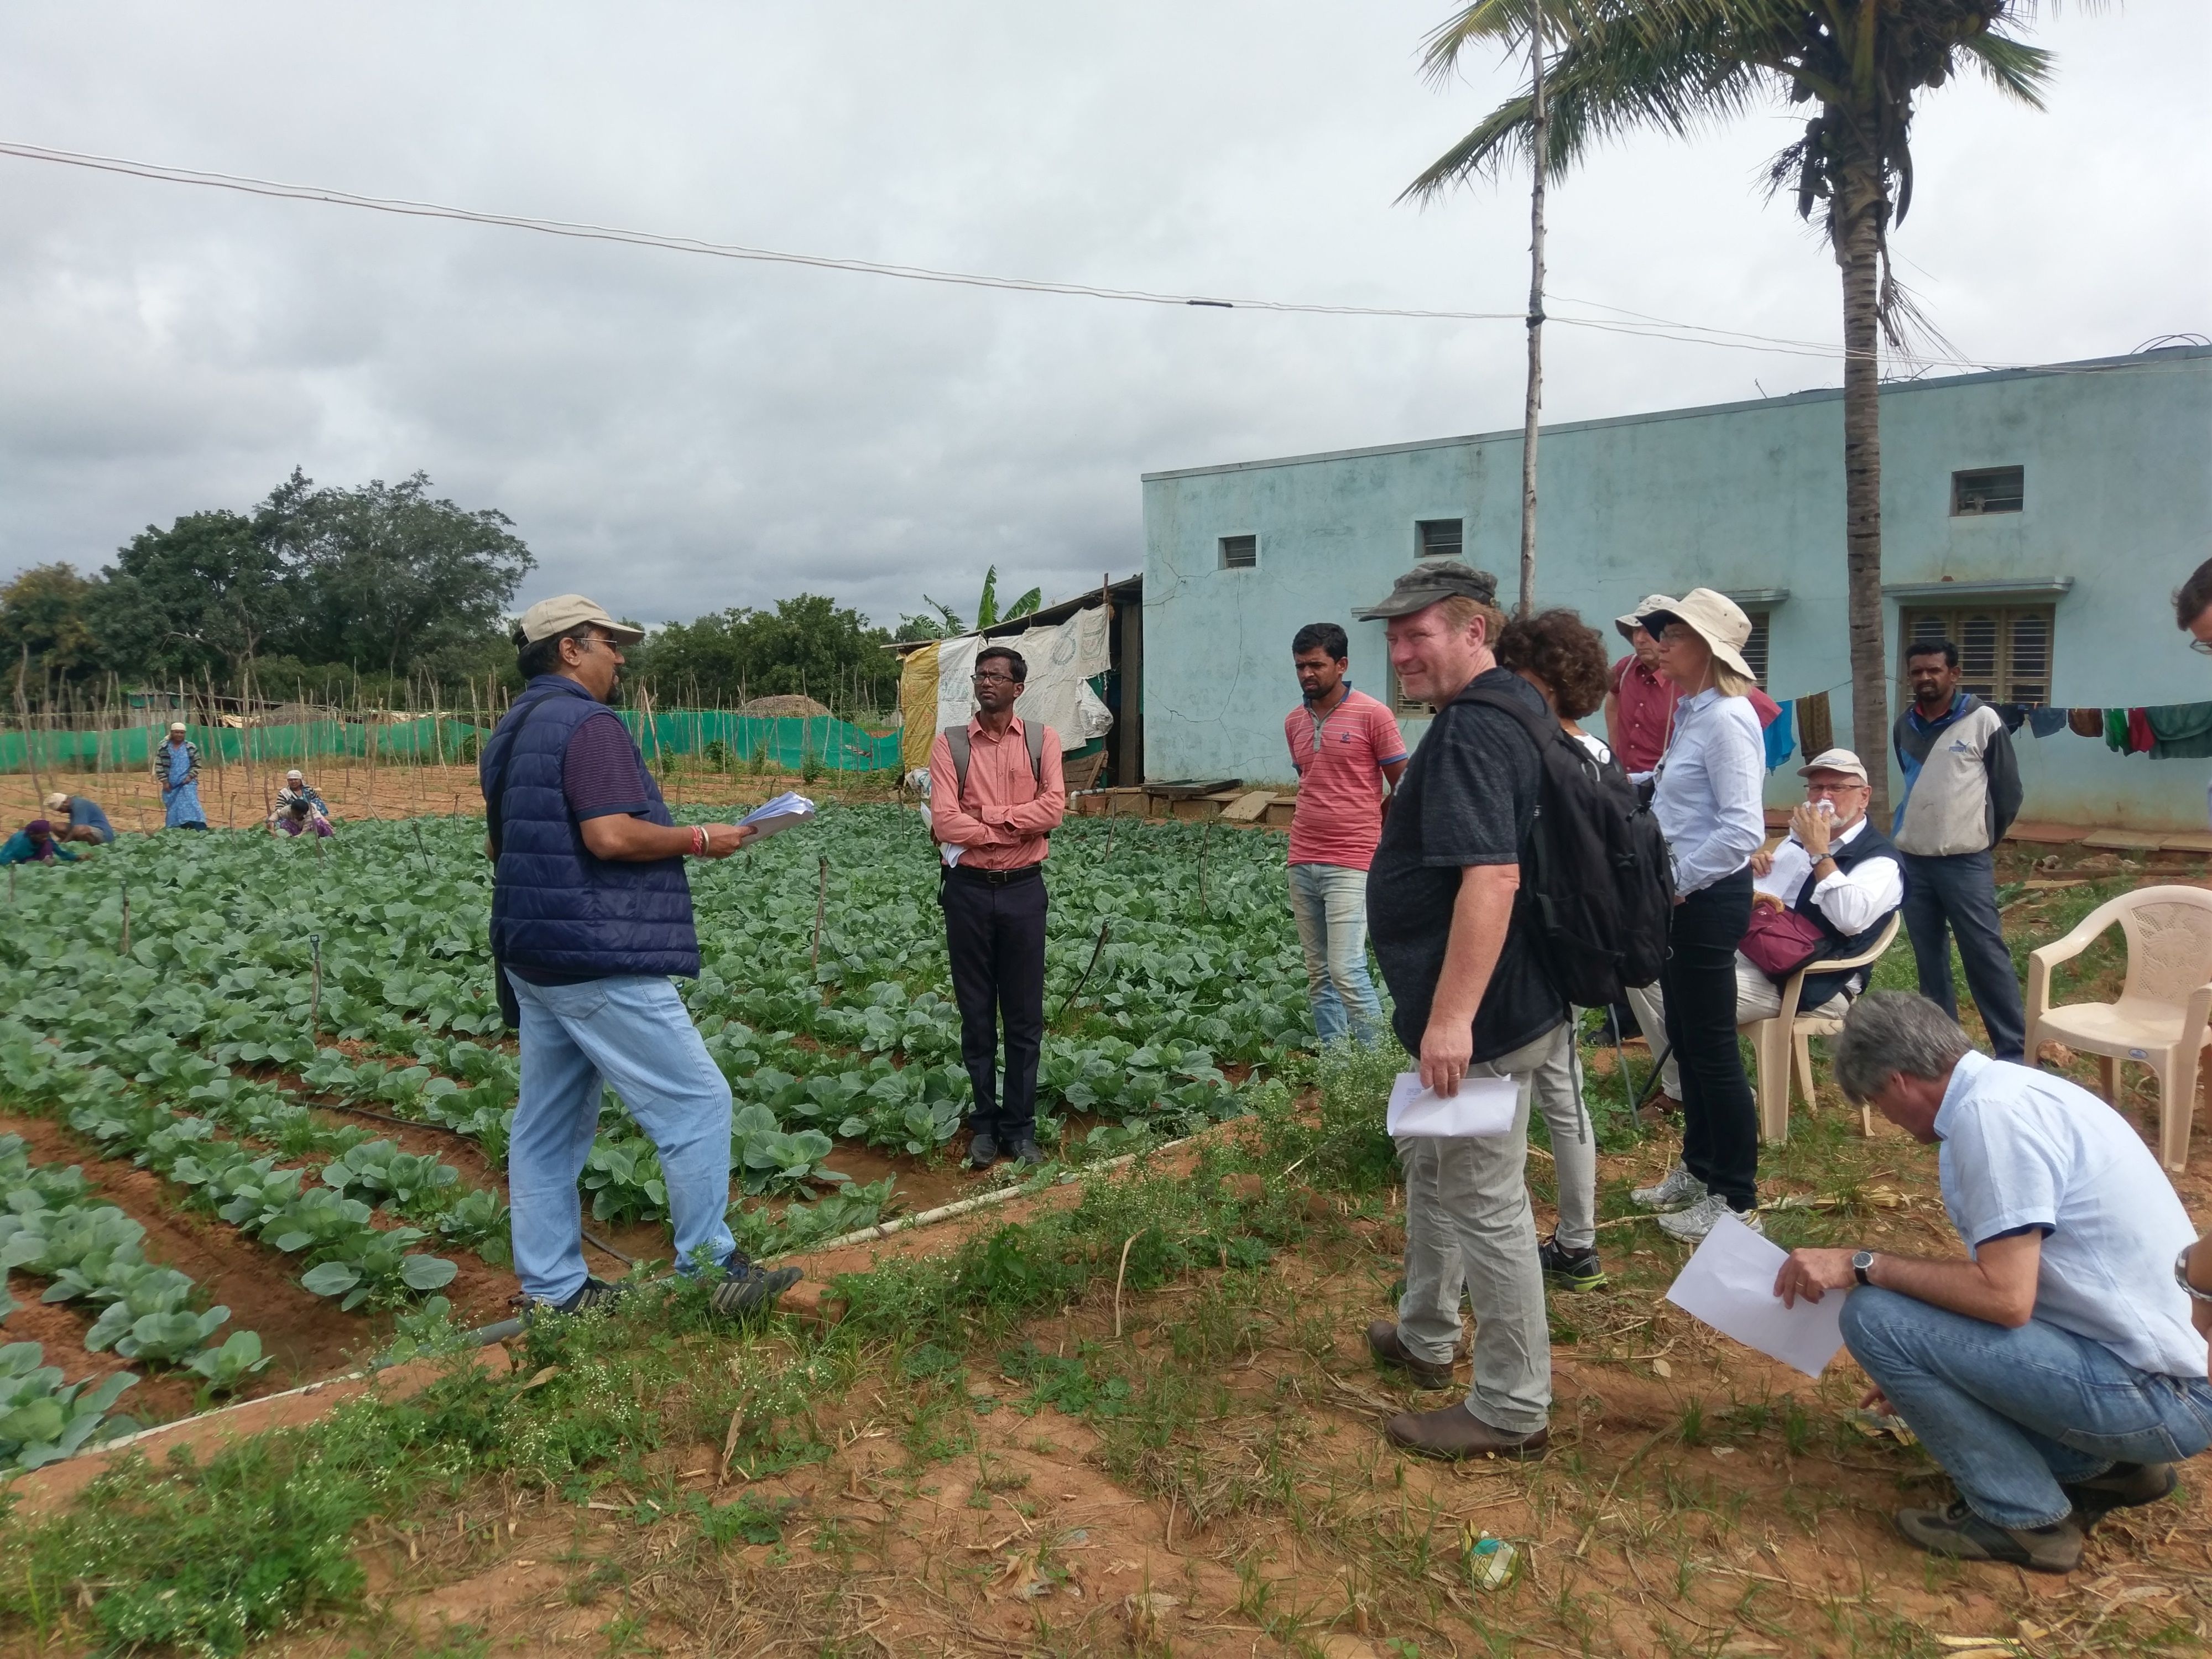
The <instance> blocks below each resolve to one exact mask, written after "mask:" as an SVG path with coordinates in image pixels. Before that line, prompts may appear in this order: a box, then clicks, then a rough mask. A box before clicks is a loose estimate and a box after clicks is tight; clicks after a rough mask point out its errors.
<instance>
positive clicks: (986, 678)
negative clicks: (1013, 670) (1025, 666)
mask: <svg viewBox="0 0 2212 1659" xmlns="http://www.w3.org/2000/svg"><path fill="white" fill-rule="evenodd" d="M993 682H996V683H997V684H1000V685H1012V684H1014V677H1013V676H1012V674H1002V673H1000V671H998V670H997V669H995V668H979V669H977V670H976V671H975V684H978V685H987V684H992V683H993Z"/></svg>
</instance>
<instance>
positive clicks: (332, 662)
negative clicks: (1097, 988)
mask: <svg viewBox="0 0 2212 1659" xmlns="http://www.w3.org/2000/svg"><path fill="white" fill-rule="evenodd" d="M536 566H537V560H536V559H535V558H534V557H533V556H532V554H531V551H530V550H529V548H528V547H526V545H525V544H523V541H522V539H521V538H520V537H519V536H517V535H515V534H514V533H513V521H512V520H509V519H508V518H507V515H506V514H505V513H501V512H499V511H497V510H496V509H494V508H489V507H483V508H476V509H470V508H465V507H459V506H457V505H455V504H454V503H453V501H448V500H446V499H444V498H442V497H440V496H437V495H435V494H434V493H433V490H432V486H431V483H430V480H429V478H428V477H426V476H425V475H424V474H422V473H420V472H417V473H416V474H415V475H414V476H413V477H410V478H408V479H405V480H404V481H403V482H402V483H397V484H387V483H383V482H382V481H380V480H373V481H371V482H370V483H366V484H363V485H361V486H360V487H358V488H356V489H337V488H332V487H329V486H323V485H318V484H317V483H315V481H314V480H313V479H312V478H309V477H307V476H305V475H304V474H303V473H301V471H298V470H297V469H295V470H294V471H293V473H292V476H291V477H289V478H287V479H286V480H285V481H284V482H283V483H281V484H279V485H278V486H277V487H276V489H273V490H271V491H270V493H269V495H268V498H267V499H266V500H264V501H262V502H260V503H259V504H258V506H256V507H252V508H251V509H249V510H247V511H246V512H242V513H241V512H235V511H233V510H231V509H229V508H227V507H217V508H214V509H211V510H210V511H207V512H201V513H186V514H185V516H184V517H182V518H180V519H179V520H176V522H175V523H173V524H172V525H171V526H169V527H168V528H167V529H166V530H164V529H161V528H158V527H156V526H152V525H149V526H147V527H146V529H145V530H144V531H143V532H142V533H140V534H139V535H137V536H135V537H133V538H131V541H130V542H129V543H128V544H125V546H123V547H122V548H120V549H118V551H117V553H116V556H115V562H114V563H113V564H112V565H111V566H109V567H107V568H105V569H102V570H100V571H97V572H94V573H93V574H89V575H88V574H82V573H81V572H79V571H78V570H77V569H76V568H75V567H74V566H72V565H70V564H67V563H54V564H44V565H37V566H33V568H29V569H27V570H25V571H23V572H22V573H21V574H18V575H17V576H15V578H14V579H13V580H10V581H9V582H7V583H6V584H5V585H3V586H0V674H5V675H6V676H7V677H8V678H9V680H10V681H11V682H12V681H15V679H17V678H18V677H20V679H21V698H20V703H19V704H18V706H20V707H24V708H29V709H38V710H41V711H58V710H60V709H61V708H64V706H70V707H74V708H79V709H83V708H93V707H98V706H100V705H102V704H103V703H107V702H120V700H121V696H122V694H125V693H129V692H131V691H134V690H140V689H145V690H153V691H156V692H162V691H167V692H172V693H173V692H175V691H177V690H179V689H181V690H183V691H184V692H185V695H186V696H188V697H189V698H190V699H191V701H193V702H200V701H201V700H203V699H204V698H208V697H222V698H252V699H253V700H256V701H258V702H292V701H299V702H308V703H314V704H322V705H340V706H344V707H348V708H422V707H425V706H427V705H430V704H432V703H435V704H436V705H437V706H440V707H443V708H463V709H465V708H470V707H471V706H476V705H477V701H478V700H480V699H482V700H494V701H495V694H496V693H497V692H499V691H501V690H504V691H506V692H507V693H510V694H511V693H512V692H513V691H514V690H517V689H519V688H520V680H519V679H518V678H516V675H515V672H514V647H513V643H512V641H510V640H509V639H508V637H507V631H506V630H507V620H506V618H507V616H508V615H509V613H510V612H511V611H512V609H513V600H514V598H515V593H516V591H517V589H518V588H519V587H520V585H521V582H522V580H523V578H524V576H525V575H526V574H528V573H529V572H530V571H531V570H532V569H534V568H536ZM1040 597H1041V596H1040V594H1039V592H1038V591H1037V590H1036V589H1035V588H1032V589H1030V591H1029V592H1026V593H1024V594H1023V595H1022V596H1021V597H1020V598H1019V599H1016V600H1014V601H1013V602H1012V604H1011V605H1006V606H1004V607H1003V608H1002V607H1001V606H1000V603H999V599H998V571H997V568H995V567H994V568H993V569H992V570H991V572H990V573H989V574H988V575H987V576H986V578H985V579H984V583H983V588H982V592H981V595H980V596H979V599H978V602H977V605H976V606H975V623H974V625H975V626H976V627H989V626H991V625H992V624H993V623H998V622H1003V621H1010V620H1012V619H1014V618H1017V617H1023V616H1025V615H1027V614H1029V613H1030V612H1031V611H1035V610H1036V608H1037V605H1038V601H1039V599H1040ZM928 603H929V605H930V607H931V608H930V610H928V611H924V612H922V613H921V614H919V615H915V616H908V617H901V618H900V623H899V627H898V629H897V630H896V634H894V633H893V631H892V630H890V629H884V628H878V627H876V626H874V625H872V623H870V622H869V621H868V619H867V618H866V617H863V616H862V615H861V614H860V612H859V611H855V610H853V609H851V608H850V607H848V606H844V605H839V604H837V603H836V600H835V599H831V598H829V597H828V596H826V595H823V594H819V593H800V594H799V595H797V596H796V597H794V598H792V599H779V600H777V601H776V602H775V605H774V606H773V607H772V608H769V609H754V608H752V607H749V606H737V607H733V608H732V609H730V610H727V611H715V612H712V613H710V614H708V615H707V616H703V617H698V618H696V620H694V621H691V622H689V623H671V624H670V625H669V626H667V627H665V628H663V629H658V630H656V631H655V632H653V634H652V635H650V636H649V637H648V638H647V640H646V641H644V642H643V643H642V644H641V645H637V646H634V647H629V650H628V652H627V653H626V654H627V656H628V658H629V664H630V668H629V674H628V675H627V677H626V678H627V679H628V681H629V684H631V685H633V686H641V687H643V688H645V689H646V690H648V691H649V692H650V693H651V695H652V696H653V698H654V699H655V700H656V701H657V702H659V703H660V704H661V705H662V706H664V707H671V708H673V707H686V708H736V707H737V706H738V704H740V703H743V702H747V701H750V700H751V699H753V698H757V697H763V696H792V695H799V696H809V697H811V698H813V699H814V700H816V701H817V702H821V703H823V704H824V705H825V706H827V707H828V708H831V709H832V710H833V711H835V712H836V713H838V714H847V715H857V714H875V713H881V712H884V711H887V710H889V709H891V708H896V706H897V702H898V679H899V660H898V659H897V658H896V656H894V655H893V654H892V653H890V652H889V651H888V650H886V649H885V648H884V647H886V646H888V645H889V644H890V643H891V641H892V640H893V639H894V638H897V639H908V640H912V639H935V638H940V637H943V636H945V635H949V634H957V633H961V632H963V631H965V630H966V629H967V628H968V627H969V623H968V621H967V620H966V619H965V618H963V616H962V615H961V614H960V613H959V612H958V611H954V610H953V609H952V608H951V607H950V606H948V605H941V604H939V603H938V602H937V601H935V600H931V601H929V602H928ZM0 702H4V699H0Z"/></svg>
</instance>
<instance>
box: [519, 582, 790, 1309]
mask: <svg viewBox="0 0 2212 1659" xmlns="http://www.w3.org/2000/svg"><path fill="white" fill-rule="evenodd" d="M641 637H643V635H641V633H640V631H639V630H638V629H634V628H628V627H625V626H623V624H622V623H617V622H616V621H615V620H613V618H611V617H609V616H608V615H607V614H606V612H605V611H603V610H601V609H600V608H599V606H598V605H594V604H593V603H592V601H591V600H589V599H584V598H582V597H581V596H580V595H578V594H574V593H571V594H567V595H564V596H562V598H560V599H547V600H544V602H542V603H540V604H538V605H532V606H531V608H530V609H529V610H528V611H525V612H524V613H523V615H522V620H521V622H520V623H518V624H517V626H516V628H515V633H514V640H515V645H516V647H518V651H519V660H518V664H517V665H518V666H519V667H520V669H521V671H522V674H523V676H524V678H526V679H527V680H528V682H529V684H527V685H526V686H525V687H524V688H523V690H522V693H521V695H520V696H518V697H516V699H515V701H514V706H513V708H510V709H509V710H508V711H507V716H506V718H505V719H503V720H501V722H500V724H499V729H498V730H497V731H496V732H494V733H493V734H492V737H491V739H490V741H489V743H487V744H485V745H484V753H483V760H482V762H481V763H480V765H479V774H480V777H481V781H482V782H483V793H484V807H485V819H486V824H487V827H488V829H489V851H490V853H491V855H492V858H493V860H495V863H494V874H493V886H492V912H491V947H492V958H493V973H494V974H495V975H496V976H500V977H501V978H503V979H504V981H505V985H506V991H505V992H503V993H502V995H501V1006H502V1007H503V1008H505V1009H506V1011H507V1016H508V1021H509V1023H510V1024H514V1025H516V1026H517V1027H518V1028H519V1030H520V1036H521V1049H522V1089H521V1097H520V1100H519V1101H518V1103H516V1106H515V1112H514V1125H513V1132H512V1136H513V1138H512V1140H511V1142H510V1144H509V1146H508V1149H507V1197H508V1201H509V1203H510V1204H511V1205H512V1206H513V1232H514V1267H515V1273H516V1274H517V1276H518V1277H520V1279H521V1281H522V1292H523V1296H524V1297H525V1298H526V1302H527V1303H528V1304H529V1305H530V1307H532V1309H547V1310H556V1311H559V1312H562V1313H574V1312H577V1311H579V1310H582V1309H586V1308H590V1307H595V1306H598V1305H599V1304H602V1303H604V1302H605V1301H607V1300H609V1299H611V1297H614V1296H616V1295H617V1294H618V1293H619V1290H620V1287H619V1286H616V1285H606V1284H602V1283H601V1282H600V1281H599V1280H598V1279H593V1278H592V1277H590V1276H589V1274H588V1273H586V1269H585V1265H584V1248H583V1243H584V1242H583V1212H582V1201H581V1199H580V1195H579V1194H578V1192H577V1190H576V1182H577V1179H578V1177H579V1176H581V1175H582V1174H583V1170H584V1161H585V1159H586V1158H587V1157H588V1156H589V1155H590V1152H591V1150H592V1137H593V1135H594V1134H595V1133H596V1132H597V1129H598V1127H599V1095H600V1091H601V1088H602V1086H603V1085H604V1086H605V1087H609V1088H611V1089H613V1091H615V1093H616V1094H617V1096H619V1097H621V1100H622V1103H623V1105H624V1106H626V1107H628V1108H629V1111H630V1114H631V1115H632V1116H634V1117H635V1118H636V1119H637V1121H638V1126H639V1127H641V1128H642V1129H643V1130H644V1131H645V1133H646V1134H647V1136H648V1137H650V1138H651V1139H652V1141H653V1148H654V1150H655V1151H656V1152H659V1155H660V1169H661V1174H662V1176H663V1177H664V1178H665V1180H666V1182H667V1184H668V1211H669V1219H670V1223H671V1226H672V1227H673V1229H674V1231H675V1234H676V1257H677V1270H678V1272H679V1273H702V1272H703V1273H709V1274H719V1275H720V1278H719V1280H718V1282H717V1283H716V1285H715V1286H714V1307H715V1308H716V1310H718V1311H720V1312H723V1313H742V1312H745V1311H748V1310H751V1309H753V1308H757V1307H760V1306H762V1305H763V1304H767V1303H769V1302H772V1301H774V1300H775V1297H778V1296H781V1294H782V1293H783V1292H784V1291H787V1290H788V1289H789V1288H790V1287H791V1285H793V1284H794V1283H795V1282H796V1281H797V1280H798V1279H799V1272H798V1270H797V1269H796V1268H781V1269H778V1270H777V1271H775V1272H774V1273H769V1272H765V1271H763V1269H761V1268H759V1267H754V1266H753V1265H752V1264H751V1263H750V1261H747V1260H746V1259H745V1257H744V1255H740V1254H739V1253H738V1248H737V1243H736V1241H735V1240H734V1239H732V1237H731V1235H730V1227H729V1223H728V1221H727V1219H726V1214H727V1212H728V1209H729V1204H730V1085H729V1083H728V1081H727V1080H726V1079H725V1078H724V1077H723V1076H722V1074H721V1073H720V1070H718V1069H717V1068H716V1066H715V1065H714V1060H713V1059H712V1058H711V1057H710V1056H709V1055H708V1053H707V1046H706V1044H705V1043H704V1042H702V1041H701V1040H700V1037H699V1032H698V1029H697V1028H696V1026H694V1025H693V1024H692V1023H691V1016H690V1012H689V1011H688V1010H686V1009H685V1007H684V1000H683V999H682V998H681V997H679V996H678V995H677V994H676V987H674V986H673V985H671V983H670V982H669V977H670V975H677V974H681V975H686V976H692V977H696V975H697V974H698V972H699V941H698V937H697V935H696V933H695V931H694V929H693V926H692V917H691V889H690V884H689V882H687V881H686V880H685V878H684V859H685V858H686V857H687V856H689V857H694V858H726V857H728V856H729V855H730V854H732V853H734V852H736V851H737V850H738V848H740V847H742V846H743V845H744V843H745V842H746V840H747V839H748V838H749V837H750V831H748V830H744V829H739V828H738V827H737V826H736V825H735V824H727V823H716V824H708V825H704V826H695V827H692V828H688V829H685V828H679V827H678V826H677V825H676V824H675V823H673V822H672V821H671V818H670V817H669V813H668V808H667V806H666V805H665V804H664V803H663V802H662V800H661V798H660V791H659V789H658V788H656V787H654V785H653V778H652V775H650V774H649V773H647V770H646V769H645V760H644V757H643V756H641V754H639V752H638V748H637V744H636V743H635V741H633V740H632V738H631V737H630V735H629V730H628V728H627V727H625V726H623V723H622V721H621V720H617V718H616V717H615V715H614V714H613V712H612V711H611V710H610V709H609V708H607V707H606V702H607V700H608V698H609V697H611V696H612V695H613V692H614V689H615V683H616V680H617V677H618V675H619V673H620V671H621V669H622V666H623V657H622V649H621V647H623V646H624V645H635V643H636V642H637V641H638V640H639V639H641ZM510 993H511V994H512V997H513V1002H512V1004H509V1003H508V1002H507V994H510Z"/></svg>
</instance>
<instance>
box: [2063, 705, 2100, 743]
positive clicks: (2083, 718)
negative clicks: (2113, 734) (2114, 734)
mask: <svg viewBox="0 0 2212 1659" xmlns="http://www.w3.org/2000/svg"><path fill="white" fill-rule="evenodd" d="M2066 729H2067V730H2068V731H2069V732H2072V733H2073V734H2074V735H2075V737H2077V738H2101V737H2103V736H2104V735H2105V711H2104V710H2103V709H2101V708H2069V709H2068V710H2067V711H2066Z"/></svg>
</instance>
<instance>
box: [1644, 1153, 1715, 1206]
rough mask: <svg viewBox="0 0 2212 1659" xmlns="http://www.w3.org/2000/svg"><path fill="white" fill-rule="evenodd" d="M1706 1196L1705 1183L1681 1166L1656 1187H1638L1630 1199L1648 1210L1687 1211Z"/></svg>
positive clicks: (1668, 1174)
mask: <svg viewBox="0 0 2212 1659" xmlns="http://www.w3.org/2000/svg"><path fill="white" fill-rule="evenodd" d="M1704 1196H1705V1182H1702V1181H1700V1180H1699V1179H1698V1178H1697V1176H1693V1175H1692V1174H1691V1173H1690V1172H1689V1170H1686V1169H1685V1168H1684V1167H1683V1166H1682V1165H1680V1164H1676V1165H1675V1166H1674V1168H1673V1169H1671V1170H1668V1171H1667V1174H1666V1176H1664V1178H1663V1179H1662V1180H1661V1182H1659V1184H1658V1185H1657V1186H1656V1187H1638V1188H1637V1189H1636V1190H1635V1191H1634V1192H1632V1193H1631V1194H1629V1197H1630V1198H1632V1199H1633V1200H1635V1201H1636V1202H1637V1203H1638V1204H1640V1205H1642V1206H1644V1208H1645V1209H1647V1210H1686V1209H1687V1208H1689V1206H1691V1205H1692V1204H1694V1203H1696V1202H1697V1201H1698V1200H1699V1199H1701V1198H1703V1197H1704Z"/></svg>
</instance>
